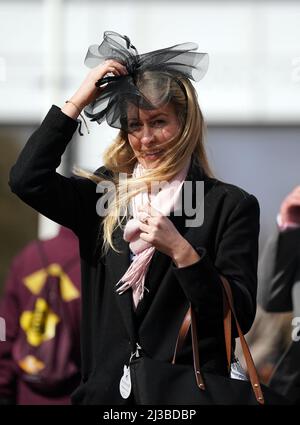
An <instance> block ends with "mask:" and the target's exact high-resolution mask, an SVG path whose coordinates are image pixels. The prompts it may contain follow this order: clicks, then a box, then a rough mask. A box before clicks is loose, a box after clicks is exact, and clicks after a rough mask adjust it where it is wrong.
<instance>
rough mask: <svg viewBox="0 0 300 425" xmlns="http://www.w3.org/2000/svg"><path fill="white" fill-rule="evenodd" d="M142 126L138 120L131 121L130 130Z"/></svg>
mask: <svg viewBox="0 0 300 425" xmlns="http://www.w3.org/2000/svg"><path fill="white" fill-rule="evenodd" d="M140 126H141V125H140V123H138V122H131V123H129V125H128V128H129V130H130V131H134V130H138V129H139V128H140Z"/></svg>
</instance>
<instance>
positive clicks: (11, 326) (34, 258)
mask: <svg viewBox="0 0 300 425" xmlns="http://www.w3.org/2000/svg"><path fill="white" fill-rule="evenodd" d="M41 243H42V247H43V250H44V252H45V254H46V257H47V260H48V262H49V264H53V263H57V264H59V265H61V267H62V268H63V269H64V266H65V265H66V267H67V265H69V266H68V268H67V270H66V273H67V275H68V277H69V278H70V280H71V282H72V284H73V285H74V287H75V288H76V289H77V291H78V295H80V293H79V291H80V257H79V248H78V239H77V237H76V236H75V235H74V233H73V232H72V231H71V230H69V229H67V228H65V227H61V228H60V231H59V234H58V235H57V236H56V237H54V238H52V239H48V240H45V241H41ZM44 266H45V265H44V264H43V260H42V257H41V256H40V254H39V251H38V245H37V242H36V241H33V242H31V243H29V244H28V245H27V246H26V247H25V248H24V249H23V250H22V251H21V252H20V253H19V254H18V255H17V256H16V257H15V258H14V259H13V261H12V265H11V268H10V270H9V273H8V276H7V280H6V284H5V289H4V294H3V297H2V300H1V303H0V317H3V318H4V319H5V322H6V341H1V342H0V404H11V403H13V404H14V403H16V404H69V403H70V394H71V392H72V391H73V390H74V388H75V387H76V386H77V385H78V382H79V369H80V340H79V323H80V296H78V298H74V299H73V300H71V301H68V302H64V307H65V313H66V314H68V317H69V323H70V328H71V330H72V341H73V347H72V356H73V358H72V360H73V361H74V363H75V364H76V365H78V377H77V378H76V379H74V381H73V382H72V383H70V382H69V383H66V384H62V386H60V387H59V388H57V389H56V390H55V391H54V392H53V391H51V392H50V393H49V392H47V388H45V391H42V392H40V391H37V390H36V389H32V388H31V387H30V386H29V385H28V384H27V383H26V382H24V381H23V380H22V379H21V378H20V376H21V375H20V374H19V373H18V370H19V368H18V367H17V365H16V364H15V362H14V360H13V357H12V347H13V344H14V341H15V340H16V337H17V336H18V333H19V332H24V330H23V329H22V327H21V326H20V317H21V315H22V313H23V312H24V309H25V310H26V309H27V308H26V306H28V300H29V298H30V297H32V296H33V295H32V293H31V291H30V290H29V289H28V287H27V286H26V285H25V283H24V282H25V281H24V278H26V277H28V276H30V275H32V273H34V272H36V271H37V270H41V269H42V268H43V267H44Z"/></svg>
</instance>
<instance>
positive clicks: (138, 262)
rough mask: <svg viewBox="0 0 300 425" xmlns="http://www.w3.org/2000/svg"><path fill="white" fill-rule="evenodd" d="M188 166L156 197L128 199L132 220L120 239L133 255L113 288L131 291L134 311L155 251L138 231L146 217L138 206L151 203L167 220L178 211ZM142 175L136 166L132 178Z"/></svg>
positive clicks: (142, 294)
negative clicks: (127, 244) (129, 263)
mask: <svg viewBox="0 0 300 425" xmlns="http://www.w3.org/2000/svg"><path fill="white" fill-rule="evenodd" d="M189 165H190V160H189V161H188V163H187V164H186V165H185V166H184V167H183V168H182V170H181V171H180V172H179V173H178V174H177V175H176V176H174V177H173V179H172V180H170V181H169V182H168V183H169V184H168V185H166V187H163V188H162V189H161V190H160V191H159V192H158V193H156V194H152V195H151V194H150V195H149V197H148V194H147V193H146V192H141V193H138V194H137V195H136V196H135V197H134V198H132V199H131V210H132V214H133V218H132V219H131V220H129V221H128V222H127V223H126V226H125V229H124V236H123V237H124V240H125V241H127V242H130V243H129V247H130V249H131V251H132V252H133V253H134V254H135V257H134V259H133V261H132V263H131V265H130V266H129V267H128V269H127V271H126V272H125V274H124V275H123V277H122V278H121V279H120V280H119V281H118V283H117V284H116V286H117V285H120V284H121V283H122V285H121V286H120V287H119V288H118V289H117V292H118V293H119V294H120V295H121V294H123V292H125V291H126V290H127V289H129V288H132V296H133V303H134V307H135V308H136V307H137V306H138V303H139V302H140V301H141V300H142V299H143V296H144V290H145V289H146V290H147V288H145V276H146V273H147V270H148V267H149V264H150V261H151V259H152V256H153V254H154V252H155V247H153V246H152V245H151V244H150V243H148V242H146V241H144V240H143V239H141V238H140V233H141V231H140V229H139V225H140V220H141V219H142V218H143V217H145V213H144V212H140V211H139V207H140V206H141V205H146V204H148V203H149V199H150V200H151V205H152V206H153V207H154V208H155V209H156V210H158V211H159V212H160V213H161V214H163V215H164V216H167V215H169V214H170V212H171V211H174V209H176V207H177V202H178V201H179V194H180V190H181V188H182V185H183V182H184V181H185V178H186V175H187V172H188V169H189ZM144 172H145V169H144V167H143V166H142V165H141V164H140V163H139V162H137V163H136V165H135V167H134V171H133V176H134V177H140V176H142V175H143V174H144ZM179 207H180V205H179ZM146 215H147V214H146Z"/></svg>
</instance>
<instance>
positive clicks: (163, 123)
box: [153, 120, 166, 127]
mask: <svg viewBox="0 0 300 425" xmlns="http://www.w3.org/2000/svg"><path fill="white" fill-rule="evenodd" d="M165 123H166V121H165V120H155V121H153V124H154V126H156V127H162V126H163V125H165Z"/></svg>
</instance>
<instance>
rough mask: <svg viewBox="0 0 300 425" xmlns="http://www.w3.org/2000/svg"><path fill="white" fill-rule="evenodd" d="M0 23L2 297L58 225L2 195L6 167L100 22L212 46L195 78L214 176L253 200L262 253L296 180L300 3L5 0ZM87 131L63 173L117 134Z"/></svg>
mask: <svg viewBox="0 0 300 425" xmlns="http://www.w3.org/2000/svg"><path fill="white" fill-rule="evenodd" d="M0 22H1V25H0V165H1V168H0V197H1V198H0V202H1V208H0V293H1V286H2V284H3V282H4V278H5V275H6V273H7V270H8V267H9V264H10V261H11V259H12V257H13V256H14V255H15V254H16V253H17V252H18V251H19V250H20V249H21V248H22V247H23V246H24V245H25V244H26V243H27V242H28V241H30V240H31V239H33V238H36V237H37V236H39V237H41V238H45V237H48V236H50V235H52V234H54V233H55V232H56V226H55V225H54V224H53V223H50V222H49V221H48V220H46V219H44V218H42V217H38V216H37V214H36V213H35V212H34V211H33V210H32V209H30V208H29V207H27V206H25V204H23V203H22V202H21V201H20V200H18V199H17V198H16V197H15V196H14V195H12V194H11V193H10V190H9V187H8V184H7V182H8V173H9V170H10V168H11V166H12V165H13V164H14V162H15V160H16V157H17V155H18V154H19V152H20V150H21V149H22V147H23V145H24V144H25V142H26V141H27V139H28V137H29V135H30V134H31V133H32V132H33V130H34V129H35V128H36V127H37V126H38V125H39V123H40V122H41V120H42V119H43V117H44V116H45V114H46V113H47V111H48V109H49V108H50V106H51V105H52V104H55V105H58V106H60V107H61V106H62V105H63V103H64V102H65V100H66V99H68V98H70V97H71V96H72V94H73V93H74V92H75V90H76V89H77V87H78V86H79V84H80V83H81V80H82V79H83V78H84V77H85V75H86V73H87V72H88V69H87V68H86V67H85V66H84V64H83V61H84V58H85V54H86V51H87V48H88V46H89V45H90V44H95V43H100V42H101V41H102V37H103V32H104V31H105V30H113V31H116V32H119V33H121V34H126V35H128V36H129V38H130V39H131V41H132V43H133V44H134V45H135V46H136V47H137V49H138V50H139V52H141V53H143V52H147V51H150V50H155V49H158V48H163V47H168V46H171V45H174V44H177V43H183V42H186V41H192V42H196V43H198V44H199V51H200V52H201V51H202V52H208V53H209V58H210V65H209V70H208V73H207V75H206V76H205V78H204V79H203V80H201V81H200V82H199V83H196V88H197V91H198V95H199V103H200V107H201V109H202V112H203V114H204V117H205V120H206V124H207V135H206V143H207V150H208V154H209V158H210V160H211V164H212V168H213V170H214V172H215V175H216V177H217V178H220V179H222V180H224V181H227V182H229V183H233V184H236V185H238V186H241V187H243V188H244V189H246V190H247V191H248V192H250V193H253V194H254V195H255V196H256V197H257V198H258V200H259V202H260V206H261V234H260V250H262V249H263V247H264V244H265V241H266V239H267V237H268V235H270V234H271V233H272V232H273V230H274V228H275V226H276V215H277V212H278V209H279V206H280V203H281V201H282V199H283V198H284V197H285V196H286V194H287V193H289V192H290V191H291V190H292V189H293V188H294V187H295V186H296V185H298V184H300V175H299V171H300V167H299V162H300V122H299V116H300V45H299V40H300V25H299V22H300V3H299V1H275V0H273V1H272V0H265V1H263V0H261V1H254V0H252V1H247V0H244V1H217V0H209V1H191V0H190V1H189V0H186V1H185V2H182V1H174V0H172V1H161V0H160V1H155V0H151V1H134V0H132V1H126V0H123V1H116V0H114V1H102V0H85V1H82V0H81V1H79V0H26V1H21V0H20V1H18V0H1V3H0ZM83 128H84V127H83ZM89 128H90V130H91V134H89V135H88V134H86V132H85V135H84V137H79V136H78V135H77V133H76V134H75V136H74V139H73V141H72V143H71V144H70V146H69V148H68V151H67V152H66V154H65V156H64V160H63V164H62V166H61V167H60V171H61V172H62V173H63V174H65V175H67V174H68V173H70V172H71V169H72V166H73V165H77V166H80V167H82V168H85V169H88V170H94V169H96V168H98V167H99V166H100V165H101V164H102V152H103V151H104V149H105V148H106V146H107V145H108V144H109V143H110V142H111V141H112V139H113V138H114V136H115V134H116V130H114V129H112V128H110V127H108V126H107V125H106V124H102V125H101V127H100V126H99V125H98V124H96V123H90V125H89Z"/></svg>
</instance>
